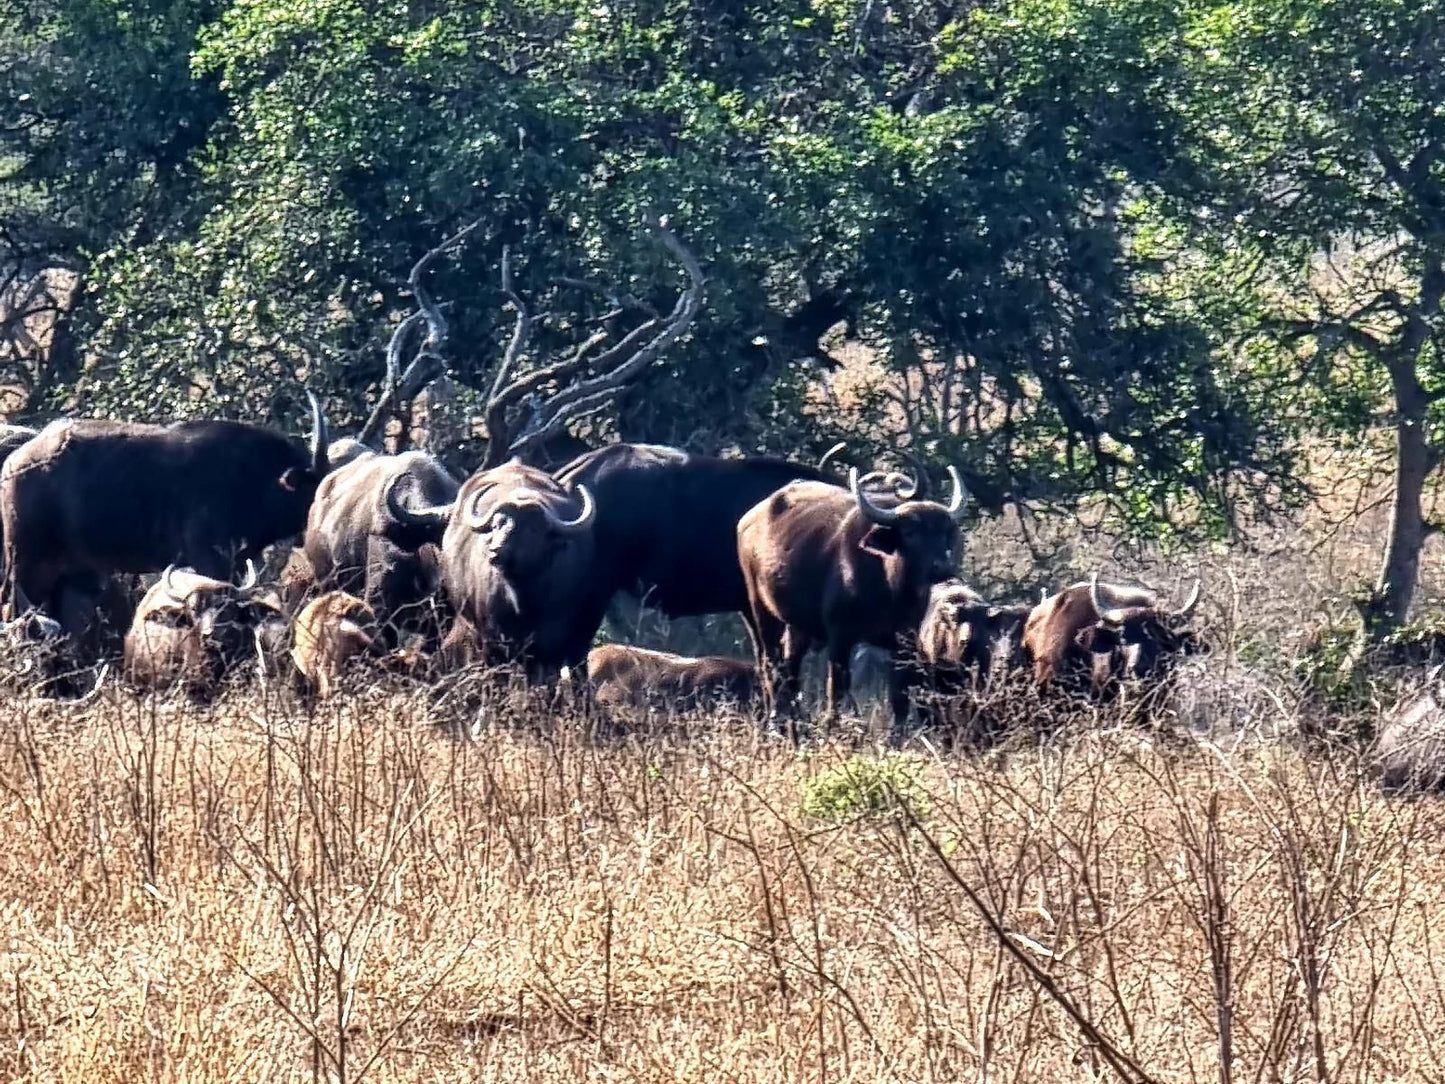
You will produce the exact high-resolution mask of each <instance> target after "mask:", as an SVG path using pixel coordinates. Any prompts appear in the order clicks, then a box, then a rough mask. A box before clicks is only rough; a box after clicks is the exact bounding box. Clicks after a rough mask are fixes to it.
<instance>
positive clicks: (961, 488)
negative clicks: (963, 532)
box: [948, 463, 968, 523]
mask: <svg viewBox="0 0 1445 1084" xmlns="http://www.w3.org/2000/svg"><path fill="white" fill-rule="evenodd" d="M948 477H949V479H950V480H951V481H952V482H953V500H951V501H949V502H948V514H949V515H950V516H952V517H953V521H954V522H955V523H957V522H958V521H959V520H961V519H963V506H964V505H965V504H967V503H968V487H967V486H966V485H964V484H963V478H962V476H961V475H960V474H959V473H958V468H957V467H955V466H954V465H953V464H952V463H950V464H949V465H948Z"/></svg>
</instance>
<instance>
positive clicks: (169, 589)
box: [161, 565, 186, 606]
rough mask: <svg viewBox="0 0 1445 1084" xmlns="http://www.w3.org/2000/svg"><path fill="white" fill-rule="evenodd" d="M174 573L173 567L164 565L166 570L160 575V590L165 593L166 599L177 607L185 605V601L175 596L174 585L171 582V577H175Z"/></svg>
mask: <svg viewBox="0 0 1445 1084" xmlns="http://www.w3.org/2000/svg"><path fill="white" fill-rule="evenodd" d="M175 571H176V566H175V565H166V570H165V571H164V572H162V573H161V590H162V591H164V592H165V596H166V598H168V599H170V600H171V601H172V602H174V603H176V604H177V605H182V606H183V605H185V602H186V600H185V599H184V598H182V597H181V596H180V595H178V594H176V588H175V584H174V583H173V582H172V580H171V577H172V576H174V575H175Z"/></svg>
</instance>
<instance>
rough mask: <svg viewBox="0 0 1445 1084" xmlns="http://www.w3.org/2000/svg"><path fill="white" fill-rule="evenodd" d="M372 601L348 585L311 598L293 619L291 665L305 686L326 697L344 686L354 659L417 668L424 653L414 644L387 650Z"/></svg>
mask: <svg viewBox="0 0 1445 1084" xmlns="http://www.w3.org/2000/svg"><path fill="white" fill-rule="evenodd" d="M380 633H381V627H380V625H379V623H378V622H377V620H376V615H375V614H374V613H372V611H371V607H370V606H368V605H367V604H366V603H365V602H364V601H363V600H361V599H359V598H357V597H356V596H354V595H348V594H347V593H346V592H344V591H328V592H326V594H324V595H321V596H320V597H318V598H314V599H312V600H311V601H310V602H308V603H307V604H306V605H305V606H304V607H303V608H302V610H301V612H300V613H299V614H298V615H297V616H296V620H295V621H294V622H293V623H292V645H291V665H292V670H293V672H294V674H295V676H296V680H297V684H298V685H299V686H300V689H301V691H302V692H303V693H304V694H305V695H307V696H309V697H313V698H315V699H317V700H325V699H327V698H328V697H330V696H331V694H332V693H334V692H336V691H337V690H338V689H340V688H342V677H343V675H344V674H345V673H346V671H347V669H348V668H349V667H350V666H351V664H352V663H353V661H355V660H360V659H369V660H372V661H373V662H375V663H376V665H377V666H378V667H379V668H380V669H383V670H391V671H408V670H410V671H414V670H415V669H416V667H417V666H418V664H419V663H420V662H421V659H422V656H421V654H420V653H419V652H417V651H415V650H412V649H409V648H407V649H395V650H391V651H388V650H386V648H385V647H384V646H383V643H382V638H381V635H380Z"/></svg>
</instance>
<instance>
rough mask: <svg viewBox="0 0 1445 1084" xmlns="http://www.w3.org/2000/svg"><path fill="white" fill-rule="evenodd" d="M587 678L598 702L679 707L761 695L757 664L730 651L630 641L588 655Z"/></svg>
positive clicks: (713, 704)
mask: <svg viewBox="0 0 1445 1084" xmlns="http://www.w3.org/2000/svg"><path fill="white" fill-rule="evenodd" d="M587 679H588V681H589V682H591V684H592V688H593V691H594V693H593V695H594V697H595V699H596V701H597V703H599V704H602V705H604V706H613V705H630V706H633V707H659V708H666V709H676V710H679V711H682V710H687V709H696V708H715V707H717V706H719V705H721V704H724V703H734V704H747V703H749V702H751V701H752V699H753V697H754V696H755V695H756V694H757V687H758V681H757V667H756V666H754V665H753V663H751V662H750V661H748V660H746V659H734V658H729V657H728V656H726V655H704V656H702V657H700V658H694V657H692V656H689V655H674V654H672V653H671V652H667V651H650V650H648V649H647V648H643V647H630V646H627V645H624V644H604V645H603V646H601V647H594V648H593V649H592V650H591V651H590V652H588V653H587Z"/></svg>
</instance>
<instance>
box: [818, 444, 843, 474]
mask: <svg viewBox="0 0 1445 1084" xmlns="http://www.w3.org/2000/svg"><path fill="white" fill-rule="evenodd" d="M847 450H848V444H847V442H846V441H841V440H840V441H839V442H838V443H837V444H835V445H833V447H831V448H829V449H828V450H827V451H826V452H824V453H823V458H822V459H820V460H818V469H819V470H827V469H828V462H829V461H830V460H831V459H832V458H833V457H834V456H835V455H838V454H839V453H840V452H845V451H847Z"/></svg>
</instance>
